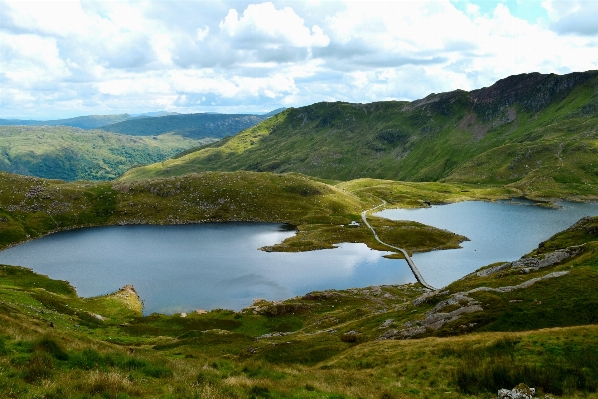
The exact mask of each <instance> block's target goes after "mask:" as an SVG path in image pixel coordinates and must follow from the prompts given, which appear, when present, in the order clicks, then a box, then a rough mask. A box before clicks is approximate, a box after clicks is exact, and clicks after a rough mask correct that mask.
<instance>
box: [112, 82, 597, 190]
mask: <svg viewBox="0 0 598 399" xmlns="http://www.w3.org/2000/svg"><path fill="white" fill-rule="evenodd" d="M596 126H598V71H589V72H584V73H572V74H568V75H563V76H559V75H541V74H538V73H535V74H523V75H517V76H511V77H508V78H506V79H503V80H500V81H498V82H496V83H495V84H494V85H492V86H491V87H488V88H483V89H479V90H474V91H471V92H465V91H461V90H457V91H454V92H450V93H441V94H431V95H429V96H427V97H426V98H424V99H422V100H417V101H413V102H394V101H390V102H377V103H371V104H348V103H340V102H337V103H318V104H313V105H310V106H306V107H301V108H291V109H287V110H285V111H283V112H282V113H280V114H278V115H276V116H274V117H272V118H270V119H268V120H265V121H263V122H262V123H260V124H259V125H257V126H255V127H253V128H250V129H247V130H245V131H243V132H241V133H239V134H238V135H236V136H234V137H228V138H226V139H224V140H221V141H219V142H217V143H214V144H211V145H208V146H206V147H202V148H200V149H198V150H197V151H195V152H192V153H187V154H186V155H184V156H181V157H177V158H176V159H172V160H169V161H166V162H164V163H161V164H155V165H149V166H146V167H141V168H135V169H133V170H130V171H129V172H128V173H127V174H125V176H124V177H123V179H125V180H135V179H143V178H146V177H157V176H164V177H165V176H176V175H181V174H184V173H188V172H194V171H209V170H221V171H233V170H255V171H270V172H277V173H281V172H290V171H293V172H300V173H304V174H307V175H310V176H317V177H321V178H327V179H337V180H351V179H355V178H361V177H373V178H383V179H393V180H407V181H453V182H467V183H489V184H499V185H503V184H511V185H513V186H514V187H516V188H517V189H520V190H522V191H523V192H524V194H525V195H528V196H534V195H535V194H534V193H535V192H537V191H538V190H542V191H545V192H546V194H547V196H554V197H563V196H565V197H571V196H578V197H582V198H595V197H596V195H597V189H598V164H596V162H594V161H593V160H594V159H596V156H597V151H598V150H597V148H598V147H597V142H598V141H597V140H598V130H597V129H596Z"/></svg>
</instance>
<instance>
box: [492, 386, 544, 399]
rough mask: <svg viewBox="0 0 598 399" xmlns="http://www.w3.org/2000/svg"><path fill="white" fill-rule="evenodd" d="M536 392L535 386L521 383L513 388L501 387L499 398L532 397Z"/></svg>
mask: <svg viewBox="0 0 598 399" xmlns="http://www.w3.org/2000/svg"><path fill="white" fill-rule="evenodd" d="M535 394H536V390H535V389H534V388H530V387H528V386H527V385H525V384H524V383H521V384H519V385H517V386H516V387H515V388H513V389H511V390H509V389H499V390H498V399H531V398H533V397H534V395H535Z"/></svg>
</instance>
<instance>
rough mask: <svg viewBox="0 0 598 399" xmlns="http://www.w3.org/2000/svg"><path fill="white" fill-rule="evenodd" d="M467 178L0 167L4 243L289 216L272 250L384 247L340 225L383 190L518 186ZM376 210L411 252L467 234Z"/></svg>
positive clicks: (417, 196) (405, 199) (444, 193)
mask: <svg viewBox="0 0 598 399" xmlns="http://www.w3.org/2000/svg"><path fill="white" fill-rule="evenodd" d="M439 187H441V188H442V189H440V190H439V189H438V188H439ZM463 187H465V186H462V185H450V184H440V183H405V184H403V183H397V182H389V181H377V180H367V181H365V180H364V181H357V182H347V183H340V184H338V185H336V186H335V185H330V184H326V183H323V182H319V181H317V180H314V179H312V178H309V177H306V176H303V175H298V174H282V175H278V174H271V173H257V172H230V173H229V172H206V173H199V174H188V175H185V176H181V177H174V178H167V179H154V180H144V181H133V182H128V181H116V182H103V183H91V182H74V183H65V182H62V181H52V180H44V179H39V178H33V177H25V176H19V175H12V174H7V173H2V172H0V228H1V229H2V235H0V248H5V247H6V246H8V245H14V244H16V243H19V242H22V241H25V240H28V239H31V238H36V237H40V236H42V235H46V234H49V233H52V232H56V231H62V230H68V229H73V228H78V227H87V226H103V225H116V224H182V223H204V222H227V221H256V222H258V221H259V222H277V223H288V224H291V225H293V226H296V227H297V229H298V231H299V234H297V236H295V237H292V238H290V239H288V240H286V241H285V242H283V243H281V244H280V245H276V246H274V247H272V248H266V249H267V250H275V251H305V250H313V249H318V248H330V247H332V246H334V244H337V243H340V242H347V241H348V242H364V243H366V244H367V245H369V246H370V247H371V248H376V249H386V248H384V247H382V246H381V245H380V244H378V243H377V242H375V241H374V240H373V237H372V235H371V234H370V233H369V230H367V228H366V227H365V226H360V227H358V228H351V227H340V226H341V225H347V224H349V223H350V222H352V221H358V220H360V213H361V212H362V211H363V210H365V209H370V208H372V207H373V206H376V205H379V204H380V203H381V200H380V198H381V199H384V200H386V201H387V202H389V203H390V204H391V205H392V206H399V205H401V206H424V205H425V202H433V203H441V202H449V201H463V200H468V199H481V200H492V199H496V198H507V197H508V196H509V195H510V194H512V193H511V192H510V191H509V190H502V189H499V188H477V187H478V186H477V185H476V186H475V187H469V189H464V188H463ZM434 192H435V194H433V193H434ZM401 193H403V194H401ZM370 218H371V221H372V224H373V225H374V226H376V228H377V229H378V228H379V230H378V233H379V234H380V236H381V237H383V238H384V239H385V240H387V241H386V242H388V243H389V244H391V245H397V246H401V247H404V248H406V249H407V250H409V251H418V252H422V251H426V250H430V249H432V248H454V247H456V246H458V243H459V242H461V241H463V239H464V237H461V236H457V235H454V234H452V233H449V232H446V231H444V230H439V229H436V228H432V227H429V226H424V225H420V224H418V223H409V222H393V221H390V220H385V219H379V218H374V217H371V216H370Z"/></svg>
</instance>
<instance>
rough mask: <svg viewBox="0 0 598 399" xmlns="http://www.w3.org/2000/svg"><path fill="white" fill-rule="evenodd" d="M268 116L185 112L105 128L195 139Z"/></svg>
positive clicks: (228, 132)
mask: <svg viewBox="0 0 598 399" xmlns="http://www.w3.org/2000/svg"><path fill="white" fill-rule="evenodd" d="M264 119H266V116H261V115H234V114H230V115H229V114H183V115H166V116H159V117H154V118H138V119H130V120H126V121H123V122H119V123H114V124H112V125H109V126H104V127H102V129H103V130H105V131H107V132H112V133H121V134H128V135H131V136H156V135H160V134H164V133H173V134H177V135H179V136H184V137H188V138H193V139H204V138H216V139H220V138H223V137H226V136H232V135H234V134H237V133H238V132H240V131H242V130H245V129H248V128H250V127H252V126H254V125H256V124H258V123H259V122H261V121H263V120H264Z"/></svg>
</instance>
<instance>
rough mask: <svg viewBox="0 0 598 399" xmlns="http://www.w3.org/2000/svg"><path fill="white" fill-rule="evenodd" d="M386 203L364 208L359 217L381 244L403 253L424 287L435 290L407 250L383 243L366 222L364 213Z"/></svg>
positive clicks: (416, 277)
mask: <svg viewBox="0 0 598 399" xmlns="http://www.w3.org/2000/svg"><path fill="white" fill-rule="evenodd" d="M384 205H386V201H384V200H382V203H381V204H380V205H378V206H375V207H373V208H372V209H368V210H365V211H363V212H361V218H362V219H363V222H364V223H365V224H366V226H368V227H369V229H370V230H371V231H372V233H373V234H374V237H375V238H376V240H377V241H378V242H379V243H380V244H382V245H386V246H387V247H390V248H392V249H395V250H397V251H399V252H401V253H402V254H403V256H404V257H405V260H406V261H407V264H408V265H409V267H410V268H411V271H412V272H413V275H414V276H415V279H416V280H417V281H418V282H419V283H420V284H421V285H423V286H424V287H426V288H428V289H430V290H436V288H434V287H432V286H431V285H430V284H428V283H426V280H424V278H423V277H422V275H421V273H420V272H419V270H417V267H416V266H415V263H413V261H412V260H411V257H410V256H409V254H408V253H407V251H405V250H404V249H403V248H398V247H395V246H392V245H390V244H387V243H385V242H384V241H382V240H381V239H380V238H379V237H378V234H376V230H374V228H373V227H372V226H371V225H370V224H369V223H368V220H367V217H366V214H367V213H368V212H371V211H373V210H374V209H377V208H380V207H381V206H384Z"/></svg>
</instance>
